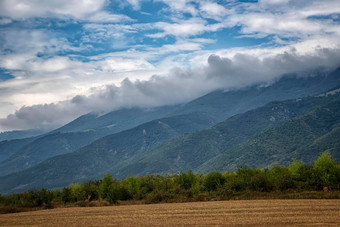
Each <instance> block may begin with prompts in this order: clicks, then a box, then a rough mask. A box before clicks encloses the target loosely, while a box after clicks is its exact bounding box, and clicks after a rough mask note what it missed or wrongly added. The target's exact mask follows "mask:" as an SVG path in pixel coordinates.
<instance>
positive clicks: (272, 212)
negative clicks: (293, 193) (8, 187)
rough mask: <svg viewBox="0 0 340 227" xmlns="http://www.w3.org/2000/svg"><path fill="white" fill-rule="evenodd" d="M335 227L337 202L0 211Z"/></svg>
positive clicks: (9, 221) (84, 220) (77, 219)
mask: <svg viewBox="0 0 340 227" xmlns="http://www.w3.org/2000/svg"><path fill="white" fill-rule="evenodd" d="M173 225H176V226H188V225H195V226H226V225H251V226H264V225H270V226H292V225H294V226H296V225H304V226H313V225H317V226H340V200H243V201H217V202H192V203H170V204H169V203H168V204H151V205H124V206H106V207H74V208H58V209H51V210H40V211H33V212H23V213H16V214H3V215H0V226H173Z"/></svg>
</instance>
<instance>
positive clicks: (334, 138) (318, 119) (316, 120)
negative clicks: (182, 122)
mask: <svg viewBox="0 0 340 227" xmlns="http://www.w3.org/2000/svg"><path fill="white" fill-rule="evenodd" d="M339 141H340V101H336V102H333V103H331V104H328V105H325V106H323V107H320V108H318V109H316V110H315V111H312V112H311V113H309V114H307V115H305V116H303V117H300V118H296V119H293V120H290V121H288V122H286V123H284V124H283V125H280V126H278V127H276V128H273V129H270V130H268V131H265V132H263V133H261V134H259V135H256V136H254V137H253V138H251V139H250V140H248V141H247V142H245V143H243V144H241V145H239V146H237V147H235V148H234V149H231V150H229V151H226V150H225V151H224V153H223V154H222V155H220V156H217V157H215V158H213V159H212V160H210V161H208V162H207V163H206V165H205V166H204V167H201V169H202V170H205V171H209V170H211V166H214V169H218V170H234V169H236V168H238V167H240V166H249V167H253V166H256V167H267V166H273V165H276V164H288V163H289V162H291V161H292V160H293V159H298V160H303V161H304V162H306V163H311V162H313V160H315V159H316V158H317V157H318V156H319V155H320V154H321V153H322V152H324V151H329V152H331V154H332V155H333V157H335V158H336V159H338V160H339V159H340V146H339V145H340V142H339ZM236 155H237V156H236Z"/></svg>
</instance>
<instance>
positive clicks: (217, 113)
mask: <svg viewBox="0 0 340 227" xmlns="http://www.w3.org/2000/svg"><path fill="white" fill-rule="evenodd" d="M339 85H340V70H337V71H335V72H333V73H331V74H329V75H327V76H325V75H319V76H314V77H308V78H297V77H296V76H294V75H291V76H285V77H283V78H282V79H280V80H279V81H278V82H276V83H274V84H272V85H270V86H266V87H263V86H262V87H261V86H253V87H249V88H245V89H242V90H238V91H229V92H223V91H215V92H212V93H210V94H207V95H205V96H203V97H201V98H198V99H196V100H193V101H191V102H189V103H187V104H184V105H177V106H163V107H156V108H150V109H142V108H131V109H122V110H117V111H113V112H110V113H108V114H105V115H102V116H98V115H96V114H86V115H83V116H81V117H79V118H77V119H75V120H74V121H72V122H70V123H69V124H67V125H65V126H63V127H61V128H59V129H56V130H54V131H52V132H51V133H48V134H47V135H45V136H43V137H42V138H39V140H36V141H33V142H31V143H30V144H26V146H25V147H23V148H22V149H19V150H18V149H15V146H16V143H17V142H14V143H13V149H12V151H11V154H12V156H11V157H8V155H5V156H3V159H5V158H6V157H7V158H8V160H3V163H1V164H0V169H2V171H0V175H6V174H10V173H12V172H15V171H19V170H23V169H26V168H29V167H31V166H33V165H35V164H38V163H40V162H41V161H44V160H45V159H47V158H49V157H53V156H56V155H59V154H64V153H69V152H72V151H75V150H76V149H78V148H80V147H82V146H86V145H88V144H90V143H92V142H93V141H95V140H96V139H99V138H101V137H104V136H106V135H109V134H112V133H117V132H120V131H123V130H126V129H129V128H133V127H136V126H137V125H140V124H142V123H145V122H148V121H151V120H154V119H157V118H162V117H165V116H175V115H180V114H186V113H193V112H201V113H204V114H206V115H208V116H210V117H212V118H213V119H214V121H216V122H220V121H223V120H225V119H226V118H228V117H230V116H232V115H235V114H238V113H242V112H245V111H248V110H250V109H252V108H255V107H258V106H261V105H264V104H266V103H268V102H270V101H273V100H284V99H289V98H297V97H301V96H305V95H310V94H316V93H320V92H323V91H327V90H329V89H330V88H331V87H333V86H339ZM88 130H91V133H89V131H88ZM59 132H63V133H71V134H63V133H59ZM52 134H54V135H53V136H52ZM51 138H53V140H52V139H51ZM75 140H76V141H75ZM7 148H9V149H11V147H10V142H9V143H8V144H7ZM7 150H8V149H7ZM5 152H7V151H2V150H1V146H0V154H1V153H5ZM7 153H8V152H7Z"/></svg>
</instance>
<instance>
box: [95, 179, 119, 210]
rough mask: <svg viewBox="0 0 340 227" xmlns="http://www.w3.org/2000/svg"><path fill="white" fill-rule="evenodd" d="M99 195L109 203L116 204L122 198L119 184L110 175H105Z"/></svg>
mask: <svg viewBox="0 0 340 227" xmlns="http://www.w3.org/2000/svg"><path fill="white" fill-rule="evenodd" d="M99 195H100V197H101V198H102V199H105V200H106V201H108V202H109V203H116V202H117V201H118V199H119V196H120V188H119V185H118V183H116V182H114V181H113V179H112V176H111V175H110V174H105V176H104V177H103V180H102V182H101V184H100V185H99Z"/></svg>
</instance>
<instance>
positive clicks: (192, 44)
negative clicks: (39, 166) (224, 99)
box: [0, 0, 340, 131]
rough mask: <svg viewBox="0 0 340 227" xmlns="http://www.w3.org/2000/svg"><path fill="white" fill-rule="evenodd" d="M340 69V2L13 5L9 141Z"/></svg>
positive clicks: (40, 0)
mask: <svg viewBox="0 0 340 227" xmlns="http://www.w3.org/2000/svg"><path fill="white" fill-rule="evenodd" d="M339 66H340V0H258V1H256V0H216V1H213V0H125V1H121V0H49V1H44V0H1V1H0V131H8V130H23V129H33V128H38V129H46V130H48V129H53V128H56V127H59V126H61V125H63V124H65V123H67V122H69V121H71V120H73V119H75V118H76V117H78V116H80V115H82V114H86V113H89V112H96V113H101V114H102V113H105V112H108V111H112V110H117V109H120V108H130V107H155V106H161V105H172V104H178V103H185V102H188V101H190V100H192V99H195V98H197V97H199V96H201V95H204V94H206V93H208V92H211V91H213V90H216V89H224V90H233V89H239V88H243V87H246V86H251V85H255V84H270V83H273V82H275V80H277V79H278V78H280V77H281V76H282V75H284V74H287V73H297V75H309V73H310V72H312V71H313V70H324V71H331V70H334V69H335V68H337V67H339Z"/></svg>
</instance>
